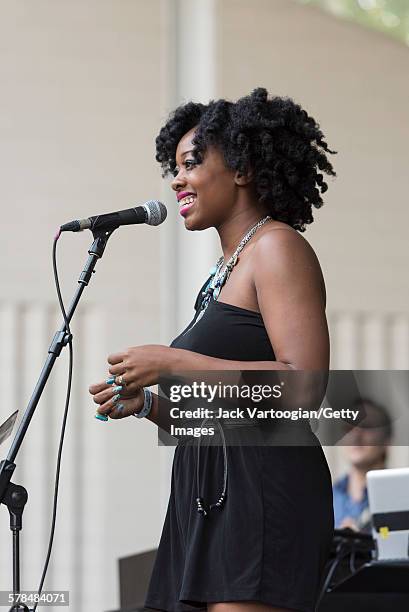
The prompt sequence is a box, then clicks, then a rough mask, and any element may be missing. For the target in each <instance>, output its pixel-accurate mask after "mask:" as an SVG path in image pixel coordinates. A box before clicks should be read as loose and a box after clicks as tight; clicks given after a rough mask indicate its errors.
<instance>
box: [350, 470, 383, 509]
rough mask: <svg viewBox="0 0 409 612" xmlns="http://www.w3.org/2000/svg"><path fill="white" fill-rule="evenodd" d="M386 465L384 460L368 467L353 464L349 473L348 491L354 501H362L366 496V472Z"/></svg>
mask: <svg viewBox="0 0 409 612" xmlns="http://www.w3.org/2000/svg"><path fill="white" fill-rule="evenodd" d="M384 467H385V463H384V462H383V461H378V462H376V463H374V464H373V465H371V466H368V467H358V466H355V465H353V466H352V467H351V470H350V472H349V474H348V493H349V495H350V497H351V498H352V499H353V500H354V501H358V502H359V501H361V500H362V499H363V497H364V491H365V487H366V474H367V472H368V471H369V470H382V469H384Z"/></svg>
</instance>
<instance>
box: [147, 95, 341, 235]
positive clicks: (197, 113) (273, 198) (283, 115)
mask: <svg viewBox="0 0 409 612" xmlns="http://www.w3.org/2000/svg"><path fill="white" fill-rule="evenodd" d="M194 127H197V129H196V133H195V137H194V140H193V145H194V152H193V154H194V156H195V158H196V160H197V162H198V163H200V162H201V161H202V160H203V156H204V153H205V151H206V148H207V147H208V146H209V145H212V146H216V147H218V148H219V150H220V151H221V152H222V154H223V157H224V160H225V163H226V166H227V167H228V168H230V169H231V170H235V171H239V172H241V173H247V172H248V171H252V173H253V180H254V184H255V189H256V192H257V194H258V197H259V200H260V202H264V203H265V204H267V206H268V207H269V208H270V211H271V216H272V217H273V219H276V220H278V221H283V222H284V223H287V224H288V225H291V226H292V227H293V228H294V229H297V230H299V231H304V230H305V225H306V224H309V223H312V221H313V220H314V218H313V215H312V207H313V206H314V207H315V208H320V207H321V206H322V204H323V201H322V198H321V193H324V192H325V191H326V190H327V189H328V185H327V184H326V183H325V181H324V176H323V174H322V172H325V173H326V174H330V175H332V176H336V173H335V172H334V169H333V167H332V165H331V163H330V162H329V160H328V159H327V156H326V153H333V154H334V153H336V151H331V150H330V149H329V148H328V145H327V143H326V142H325V140H324V135H323V133H322V132H321V130H320V126H319V124H318V123H317V122H316V121H315V120H314V119H313V118H312V117H310V116H309V115H308V114H307V112H306V111H305V110H304V109H303V108H301V106H300V105H298V104H296V103H295V102H294V100H292V99H291V98H288V97H279V96H274V97H272V98H268V93H267V90H266V89H264V88H261V87H260V88H258V89H255V90H254V91H253V92H252V93H251V95H249V96H245V97H243V98H240V99H239V100H237V102H229V101H227V100H223V99H222V100H216V101H214V100H213V101H211V102H209V104H206V105H205V104H199V103H195V102H188V103H187V104H184V105H182V106H179V107H178V108H177V109H176V110H175V111H174V112H173V113H172V114H171V116H170V118H169V119H168V121H167V123H166V124H165V125H164V126H163V127H162V129H161V131H160V133H159V136H158V137H157V138H156V160H157V161H158V162H160V164H161V165H162V171H163V176H166V175H167V174H168V173H172V174H173V173H174V171H175V167H176V159H175V157H176V148H177V145H178V143H179V141H180V139H181V138H182V136H184V134H186V132H188V131H189V130H190V129H192V128H194Z"/></svg>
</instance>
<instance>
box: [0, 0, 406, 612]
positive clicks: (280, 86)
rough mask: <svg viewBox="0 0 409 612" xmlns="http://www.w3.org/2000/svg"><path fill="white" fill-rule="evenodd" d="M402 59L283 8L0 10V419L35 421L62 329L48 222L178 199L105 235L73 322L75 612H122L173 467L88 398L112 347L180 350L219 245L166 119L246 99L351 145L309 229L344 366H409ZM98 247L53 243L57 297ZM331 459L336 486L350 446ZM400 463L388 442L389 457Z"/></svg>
mask: <svg viewBox="0 0 409 612" xmlns="http://www.w3.org/2000/svg"><path fill="white" fill-rule="evenodd" d="M408 53H409V52H408V49H407V48H405V47H404V46H403V45H399V44H398V43H396V42H394V41H392V40H389V39H387V38H386V37H384V36H382V35H380V34H376V33H372V32H366V31H365V30H362V29H361V28H359V27H356V26H353V25H351V24H347V23H343V22H338V21H336V20H335V19H334V18H332V17H330V16H328V15H326V14H323V13H321V12H320V11H318V10H316V9H314V8H311V7H302V6H299V5H296V4H294V3H292V2H291V1H290V0H252V2H247V1H245V0H223V1H221V0H219V1H218V0H208V1H205V0H200V1H199V0H197V1H196V2H194V1H193V2H192V1H190V2H188V1H187V0H149V2H146V1H144V0H121V2H117V1H115V0H86V1H85V2H78V1H76V2H58V3H55V2H52V1H51V0H36V2H35V3H33V2H28V1H27V0H15V1H13V2H10V1H9V0H0V80H1V83H2V95H1V96H0V167H1V169H2V180H1V181H0V202H1V204H0V206H1V211H2V218H3V227H2V229H3V232H2V239H1V245H0V249H1V256H0V275H1V278H2V280H3V283H2V285H1V289H0V377H1V384H2V387H3V389H5V390H6V393H7V395H6V396H5V397H6V401H3V403H2V405H1V407H0V419H4V418H5V417H6V416H8V415H9V414H10V413H11V412H12V411H13V410H14V409H16V408H19V409H20V410H21V411H23V409H24V407H25V405H26V403H27V400H28V398H29V396H30V393H31V391H32V388H33V385H34V383H35V381H36V379H37V377H38V373H39V370H40V367H41V365H42V362H43V360H44V358H45V354H46V350H47V348H48V345H49V342H50V339H51V334H52V332H53V331H54V330H55V328H56V327H57V322H59V315H58V311H57V309H56V307H55V302H56V300H55V292H54V286H53V278H52V269H51V244H52V237H53V235H54V232H55V229H56V227H57V226H59V225H60V224H61V223H62V222H64V221H68V220H70V219H74V218H77V217H84V216H87V215H89V214H95V213H100V212H108V211H110V210H115V209H120V208H126V207H128V206H131V205H132V204H137V203H142V202H144V201H145V200H147V199H150V198H152V197H158V196H160V198H161V199H162V200H163V201H164V202H165V203H166V204H167V206H168V220H167V222H166V223H165V224H164V225H163V226H161V227H160V228H150V227H143V226H140V227H138V228H122V229H121V230H119V231H117V232H116V233H115V234H114V235H113V237H112V238H111V239H110V242H109V244H108V247H107V250H106V253H105V255H104V257H103V259H102V261H101V262H99V264H98V266H97V273H96V274H95V275H94V276H93V279H92V282H91V284H90V286H89V288H88V289H86V291H85V294H84V298H83V301H82V302H81V306H80V309H79V310H78V313H77V316H76V318H75V322H74V323H73V330H74V333H75V349H76V353H75V375H74V389H73V399H72V402H71V407H70V416H69V419H68V426H67V433H66V440H65V446H64V454H63V470H62V476H61V487H60V497H59V500H60V502H59V515H58V519H57V535H56V540H55V544H54V552H53V556H52V563H51V568H50V570H49V573H48V580H47V582H46V588H50V589H51V588H59V589H61V588H62V589H70V591H71V602H72V605H71V609H73V610H74V609H75V610H76V611H77V610H78V611H82V610H87V612H88V611H90V612H94V610H95V611H100V610H108V609H113V608H116V607H118V605H119V600H118V592H117V590H118V580H117V571H116V570H117V568H116V559H117V558H118V557H122V556H125V555H128V554H133V553H135V552H138V551H143V550H146V549H148V548H151V547H154V546H156V545H157V543H158V540H159V535H160V532H161V527H162V520H163V515H164V512H165V509H166V504H167V496H168V491H169V470H170V462H171V458H172V454H173V451H172V449H164V448H158V446H157V438H156V432H155V430H154V428H153V427H152V426H151V424H150V423H148V422H145V423H144V422H142V423H141V422H137V421H136V420H135V419H133V420H130V419H126V420H125V421H123V422H121V421H118V422H110V423H108V424H103V423H100V422H98V421H97V420H95V419H94V417H93V414H94V409H93V405H92V402H91V401H90V396H89V395H88V393H87V388H88V385H89V384H90V383H91V382H93V381H96V380H99V379H101V378H103V377H104V375H105V373H106V370H105V368H106V361H105V360H106V356H107V355H108V354H109V353H111V352H114V351H116V350H120V349H121V348H125V347H126V346H130V345H136V344H145V343H155V342H158V343H159V342H160V343H164V344H167V343H169V341H170V340H171V339H172V337H174V336H175V335H176V333H177V331H178V330H180V329H181V327H182V326H183V325H184V324H185V323H186V322H187V321H188V319H189V318H190V317H191V315H192V312H193V311H192V308H193V302H192V300H193V296H194V294H195V293H196V292H197V289H198V287H199V286H200V285H201V283H202V280H201V279H202V278H203V277H204V276H205V275H206V273H207V270H208V268H209V266H210V265H212V264H213V263H214V261H215V259H216V258H217V256H218V254H219V251H220V249H219V246H218V245H217V241H216V239H215V238H216V236H215V232H213V233H212V230H209V231H208V232H203V234H202V235H191V234H188V233H186V232H185V231H184V230H183V226H182V223H183V221H181V218H180V217H179V216H178V214H177V207H176V204H175V200H174V196H173V195H172V193H171V190H170V189H169V185H168V183H166V182H162V180H161V178H160V171H159V168H158V167H157V164H156V162H155V161H154V138H155V136H156V134H157V132H158V129H159V127H160V125H161V124H162V122H163V121H164V119H165V118H166V116H167V114H168V112H169V111H170V110H171V109H172V108H173V107H174V106H175V105H176V104H178V103H179V102H181V101H183V100H187V99H190V98H193V99H196V100H199V99H200V100H202V101H207V100H208V99H209V98H210V97H213V96H215V97H221V96H226V97H231V98H235V97H237V96H240V95H243V94H246V93H248V92H249V91H250V90H251V89H252V88H254V87H256V86H259V85H264V86H266V87H267V88H268V89H269V90H270V92H271V93H275V94H278V95H289V96H292V97H294V98H295V99H296V100H297V101H299V102H301V104H303V105H304V106H305V107H306V108H307V110H309V111H310V112H311V114H312V115H313V116H316V117H317V118H318V120H319V122H320V123H321V125H322V128H323V130H324V133H325V134H326V136H327V139H328V143H329V145H330V146H331V147H335V148H336V149H338V150H339V154H338V156H335V157H334V158H333V161H334V165H335V167H336V170H337V171H338V174H339V178H338V179H337V180H336V181H334V182H331V184H330V189H329V192H328V194H327V196H326V206H325V207H324V208H323V209H322V210H320V211H317V215H316V217H317V223H316V224H314V225H313V226H312V227H311V228H309V229H308V230H307V233H306V237H307V239H309V240H310V241H311V243H312V244H313V246H314V248H315V249H316V251H317V253H318V255H319V257H320V260H321V263H322V266H323V269H324V273H325V276H326V281H327V288H328V296H329V315H330V325H331V335H332V345H333V353H332V356H333V367H340V368H341V367H342V368H348V367H361V368H368V367H369V368H371V367H374V368H388V367H390V368H408V363H409V356H408V352H409V351H408V346H409V340H408V325H409V324H408V314H409V313H408V307H407V306H408V299H407V298H408V293H407V283H406V282H405V279H406V269H407V263H408V261H407V248H406V242H407V241H406V231H405V225H406V224H407V221H408V211H407V207H406V205H405V202H404V197H405V195H406V193H407V187H408V183H407V173H406V143H407V140H408V132H407V131H408V122H407V112H406V109H407V107H408V84H407V81H405V79H404V78H402V75H404V74H406V73H407V69H408V63H409V55H408ZM90 242H91V236H90V234H88V233H83V234H77V235H65V236H63V237H62V238H61V240H60V243H59V250H58V260H59V268H60V272H61V282H62V284H63V289H64V295H65V297H66V299H68V298H69V297H70V296H71V295H72V293H73V290H74V287H75V285H76V280H77V278H78V275H79V272H80V271H81V269H82V265H83V263H84V261H85V257H86V251H87V248H88V247H89V245H90ZM66 371H67V355H66V354H64V355H63V356H62V357H60V359H59V360H58V362H57V365H56V368H55V370H54V372H53V374H52V378H51V380H50V384H49V385H48V387H47V389H46V392H45V393H44V396H43V398H42V402H41V404H40V406H39V408H38V411H37V413H36V415H35V418H34V419H33V422H32V425H31V426H30V429H29V434H28V436H27V438H26V440H25V443H24V447H23V449H22V451H21V454H20V455H19V457H18V468H17V471H16V473H15V477H14V479H13V480H14V481H15V482H19V483H21V484H24V485H25V486H26V487H27V488H28V490H29V495H30V500H29V503H28V505H27V509H26V511H25V518H24V532H23V547H22V553H23V554H22V560H23V563H22V570H23V573H22V587H23V588H28V589H35V588H36V587H37V585H38V581H39V578H40V575H41V570H42V565H43V560H44V557H45V552H46V544H47V538H48V532H49V523H50V517H51V501H52V489H53V476H54V469H55V461H56V451H57V444H58V437H59V431H60V426H61V421H62V415H63V402H64V394H65V385H66ZM6 449H7V444H5V445H4V447H2V448H1V450H0V457H3V456H4V454H5V452H6ZM328 456H329V459H330V461H331V465H332V467H333V469H334V473H338V472H339V470H340V469H342V460H341V459H340V456H339V453H336V452H334V451H333V450H332V449H331V450H329V452H328ZM408 459H409V457H408V451H407V449H402V450H400V449H397V451H396V453H395V454H394V456H393V464H394V465H398V464H399V463H402V462H406V461H407V460H408ZM128 489H130V491H128ZM124 490H125V491H126V499H124V497H123V492H124ZM118 526H120V528H118ZM124 526H126V528H125V527H124ZM9 538H10V539H11V537H10V535H9V532H8V516H7V511H6V509H5V508H4V507H3V508H2V510H1V512H0V539H1V546H0V589H7V588H9V587H10V586H11V567H10V565H9V562H10V557H11V554H10V551H11V544H10V542H9Z"/></svg>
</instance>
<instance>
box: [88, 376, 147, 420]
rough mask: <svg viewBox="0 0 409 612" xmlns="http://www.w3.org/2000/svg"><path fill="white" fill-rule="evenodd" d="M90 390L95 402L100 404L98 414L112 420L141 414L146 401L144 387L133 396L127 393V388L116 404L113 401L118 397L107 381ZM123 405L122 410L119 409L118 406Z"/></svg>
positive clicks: (92, 386) (91, 387) (122, 391)
mask: <svg viewBox="0 0 409 612" xmlns="http://www.w3.org/2000/svg"><path fill="white" fill-rule="evenodd" d="M88 390H89V392H90V393H91V395H93V399H94V402H95V403H96V404H98V408H97V413H99V414H105V415H106V416H108V417H109V418H110V419H123V418H125V417H128V416H131V415H132V414H134V413H135V412H139V411H140V410H142V408H143V404H144V401H145V395H144V392H143V387H139V388H138V389H137V391H134V392H133V393H132V394H130V393H126V387H125V388H124V389H123V390H121V392H120V398H119V399H118V400H117V401H116V402H114V401H113V398H114V397H115V395H116V394H115V392H114V387H113V385H109V384H107V383H106V382H105V381H103V382H100V383H96V384H95V385H91V386H90V387H89V389H88ZM121 405H122V409H121V408H120V409H118V406H121Z"/></svg>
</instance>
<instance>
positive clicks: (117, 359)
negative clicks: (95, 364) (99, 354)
mask: <svg viewBox="0 0 409 612" xmlns="http://www.w3.org/2000/svg"><path fill="white" fill-rule="evenodd" d="M124 360H125V353H112V355H108V363H109V364H110V365H115V364H118V363H121V362H122V361H124Z"/></svg>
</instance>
